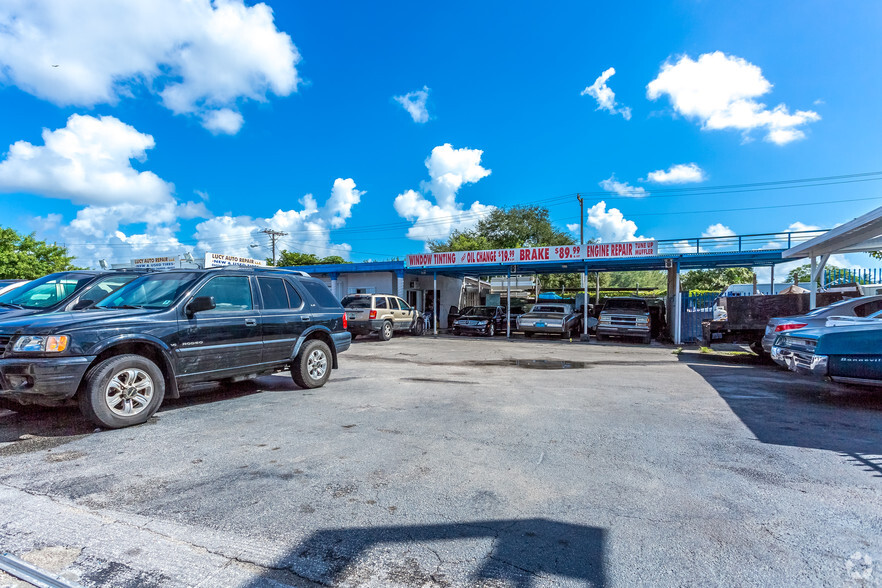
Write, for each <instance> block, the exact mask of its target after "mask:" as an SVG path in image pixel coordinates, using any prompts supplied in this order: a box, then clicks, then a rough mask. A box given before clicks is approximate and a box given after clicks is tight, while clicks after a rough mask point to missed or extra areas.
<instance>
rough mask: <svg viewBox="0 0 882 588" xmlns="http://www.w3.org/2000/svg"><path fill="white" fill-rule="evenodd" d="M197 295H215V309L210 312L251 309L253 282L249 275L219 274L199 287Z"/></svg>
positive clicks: (252, 305)
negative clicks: (249, 279) (250, 281)
mask: <svg viewBox="0 0 882 588" xmlns="http://www.w3.org/2000/svg"><path fill="white" fill-rule="evenodd" d="M196 296H214V304H215V307H214V309H212V310H210V311H208V312H224V311H230V310H251V309H252V308H253V307H254V303H253V301H252V299H251V284H250V283H249V281H248V276H218V277H216V278H212V279H211V280H210V281H209V282H208V283H207V284H205V285H204V286H203V287H202V288H200V289H199V292H197V293H196Z"/></svg>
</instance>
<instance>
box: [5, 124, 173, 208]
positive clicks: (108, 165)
mask: <svg viewBox="0 0 882 588" xmlns="http://www.w3.org/2000/svg"><path fill="white" fill-rule="evenodd" d="M153 147H154V141H153V137H151V136H150V135H146V134H144V133H139V132H138V131H137V130H135V128H134V127H132V126H129V125H127V124H125V123H123V122H121V121H119V120H118V119H116V118H114V117H112V116H102V117H100V118H95V117H92V116H81V115H78V114H74V115H73V116H71V117H70V118H69V119H68V121H67V126H65V127H64V128H62V129H57V130H55V131H50V130H48V129H44V130H43V145H41V146H38V145H32V144H31V143H28V142H27V141H17V142H16V143H13V144H12V145H11V146H10V147H9V152H8V153H7V156H6V159H5V160H3V161H2V162H0V192H28V193H32V194H40V195H42V196H48V197H51V198H64V199H67V200H71V201H72V202H74V203H75V204H89V205H112V204H118V203H121V202H138V203H142V204H150V203H162V202H168V201H170V200H171V194H172V191H173V190H174V186H172V184H170V183H168V182H166V181H164V180H162V179H161V178H160V177H159V176H157V175H156V174H154V173H153V172H149V171H144V172H139V171H137V170H135V169H134V168H133V167H132V164H131V160H132V159H138V160H139V161H144V160H145V159H146V157H147V150H148V149H152V148H153Z"/></svg>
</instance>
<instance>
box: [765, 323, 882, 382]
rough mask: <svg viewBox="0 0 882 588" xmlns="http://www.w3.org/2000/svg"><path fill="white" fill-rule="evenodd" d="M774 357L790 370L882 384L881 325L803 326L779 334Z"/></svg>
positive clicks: (776, 339)
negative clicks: (810, 327)
mask: <svg viewBox="0 0 882 588" xmlns="http://www.w3.org/2000/svg"><path fill="white" fill-rule="evenodd" d="M771 355H772V359H773V360H774V361H775V362H776V363H778V364H779V365H782V366H784V367H786V368H788V369H789V370H791V371H794V372H797V373H802V374H810V375H813V376H819V377H828V378H830V379H832V380H833V381H835V382H841V383H844V384H863V385H872V386H882V325H854V326H845V327H841V326H840V327H821V328H812V329H808V328H804V329H799V330H794V331H790V332H784V333H781V334H779V335H778V336H777V337H776V338H775V344H774V345H772V354H771Z"/></svg>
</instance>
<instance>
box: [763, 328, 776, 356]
mask: <svg viewBox="0 0 882 588" xmlns="http://www.w3.org/2000/svg"><path fill="white" fill-rule="evenodd" d="M777 336H778V333H775V332H772V334H771V335H765V336H763V351H765V352H766V353H769V354H771V353H772V346H773V345H775V337H777Z"/></svg>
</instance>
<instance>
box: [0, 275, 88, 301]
mask: <svg viewBox="0 0 882 588" xmlns="http://www.w3.org/2000/svg"><path fill="white" fill-rule="evenodd" d="M94 278H95V276H94V275H90V274H78V273H70V272H66V273H63V274H49V275H48V276H43V277H42V278H40V279H38V280H34V281H33V282H30V283H29V284H25V285H24V286H20V287H19V288H16V289H15V290H11V291H9V292H7V293H6V294H4V295H3V296H0V305H7V306H18V307H21V308H30V309H37V308H49V307H50V306H52V305H54V304H57V303H59V302H61V301H63V300H65V299H67V298H69V297H70V295H71V294H73V293H74V292H75V291H76V290H77V288H79V287H81V286H83V285H84V284H86V283H87V282H89V281H90V280H92V279H94Z"/></svg>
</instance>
